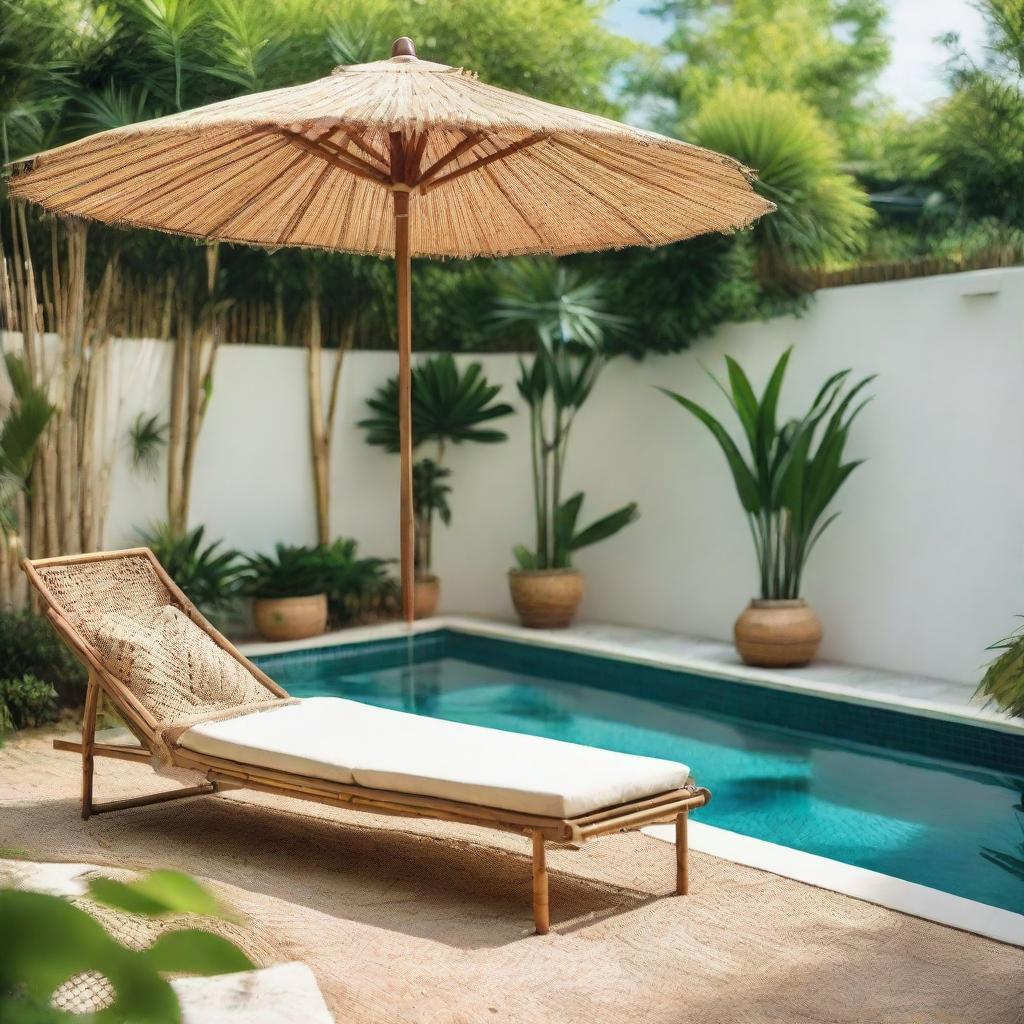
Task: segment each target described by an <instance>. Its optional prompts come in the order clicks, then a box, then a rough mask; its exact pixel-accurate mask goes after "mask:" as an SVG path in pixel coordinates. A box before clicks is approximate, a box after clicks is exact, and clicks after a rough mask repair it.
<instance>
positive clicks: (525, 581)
mask: <svg viewBox="0 0 1024 1024" xmlns="http://www.w3.org/2000/svg"><path fill="white" fill-rule="evenodd" d="M508 583H509V589H510V590H511V591H512V603H513V604H514V605H515V606H516V613H517V614H518V615H519V621H520V622H521V623H522V624H523V625H524V626H529V627H530V628H531V629H565V628H566V627H567V626H568V625H569V624H570V623H571V622H572V620H573V617H574V616H575V615H576V609H577V608H579V606H580V601H582V600H583V573H581V572H580V571H579V569H531V570H526V569H510V570H509V573H508Z"/></svg>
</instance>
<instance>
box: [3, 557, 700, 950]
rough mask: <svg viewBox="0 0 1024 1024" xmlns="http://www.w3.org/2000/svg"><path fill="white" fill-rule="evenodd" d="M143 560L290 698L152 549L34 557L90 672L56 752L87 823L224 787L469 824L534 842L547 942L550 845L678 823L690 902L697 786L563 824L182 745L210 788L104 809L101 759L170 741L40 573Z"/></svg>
mask: <svg viewBox="0 0 1024 1024" xmlns="http://www.w3.org/2000/svg"><path fill="white" fill-rule="evenodd" d="M139 557H141V558H145V559H147V560H148V562H149V563H150V565H151V566H152V569H153V571H154V573H155V575H156V577H157V578H158V579H159V580H160V582H161V583H162V584H163V585H164V586H165V587H166V589H167V591H168V592H169V594H170V595H171V597H172V599H173V601H174V602H175V604H176V606H177V607H178V608H179V609H180V610H181V611H182V612H184V613H185V614H186V615H187V616H188V617H189V618H190V619H191V620H192V621H193V622H194V623H195V624H196V625H197V626H199V627H200V628H201V629H202V630H203V631H204V632H205V633H206V634H207V635H208V636H209V637H210V638H211V639H212V640H213V641H214V643H216V644H217V646H218V647H220V648H221V649H222V650H224V651H225V652H226V653H227V654H229V655H230V656H231V657H232V658H234V659H235V660H236V661H237V662H239V663H240V664H241V665H243V666H244V667H245V668H246V669H247V670H248V671H249V672H251V673H252V675H253V677H254V678H255V679H256V680H257V681H259V682H260V683H261V684H262V685H263V686H265V687H266V688H267V689H268V690H269V691H270V692H271V693H273V694H274V695H275V696H277V697H287V696H288V694H287V692H286V691H285V690H284V689H283V688H282V687H280V686H279V685H278V684H277V683H275V682H274V680H272V679H271V678H270V677H269V676H268V675H267V674H266V673H265V672H263V671H262V670H261V669H259V668H257V667H256V666H255V665H254V664H253V663H252V662H251V661H249V660H248V659H247V658H246V657H245V656H244V655H242V654H241V653H240V652H239V651H238V650H236V649H235V647H234V646H233V645H232V644H231V643H230V641H228V640H227V639H226V638H225V637H224V636H222V635H221V633H220V632H218V630H217V629H215V628H214V627H213V626H212V625H211V624H210V623H209V622H208V621H207V619H206V618H204V617H203V615H202V614H201V613H200V612H199V611H198V609H197V608H196V607H195V606H194V605H193V604H192V602H191V601H189V599H188V598H187V597H186V596H185V595H184V594H183V593H182V591H181V590H180V588H179V587H178V586H177V585H176V584H175V583H174V581H173V580H172V579H171V578H170V576H168V574H167V572H166V571H165V570H164V568H163V566H162V565H160V563H159V562H158V561H157V559H156V556H155V555H154V554H153V552H152V551H150V550H149V548H132V549H127V550H123V551H104V552H99V553H95V554H83V555H70V556H62V557H58V558H44V559H35V560H30V559H25V560H24V561H23V562H22V567H23V569H24V571H25V573H26V575H27V576H28V578H29V581H30V582H31V584H32V586H33V587H34V588H35V589H36V591H37V592H38V593H39V595H40V597H41V599H42V601H43V604H44V605H45V614H46V617H47V618H48V619H49V620H50V622H51V623H52V624H53V626H54V628H55V629H56V630H57V632H58V634H59V635H60V636H61V638H62V639H63V640H64V641H65V643H67V645H68V646H69V647H70V648H71V650H72V652H73V653H74V654H75V656H76V657H77V658H78V660H79V661H81V662H82V664H83V665H84V666H85V668H86V669H87V671H88V673H89V681H88V687H87V690H86V699H85V712H84V715H83V720H82V738H81V741H80V742H76V741H74V740H67V739H56V740H54V741H53V745H54V748H55V749H57V750H65V751H73V752H75V753H79V754H80V755H81V758H82V817H83V818H85V819H88V818H89V817H90V816H91V815H93V814H104V813H107V812H109V811H119V810H124V809H127V808H132V807H143V806H147V805H149V804H158V803H164V802H166V801H169V800H179V799H182V798H187V797H195V796H205V795H210V794H215V793H217V792H218V791H220V790H222V789H238V788H245V789H253V790H257V791H260V792H264V793H276V794H278V795H281V796H290V797H295V798H298V799H300V800H310V801H314V802H316V803H323V804H329V805H331V806H336V807H345V808H350V809H354V810H361V811H367V812H370V813H373V814H388V815H394V816H397V817H415V818H429V819H434V820H438V821H452V822H461V823H464V824H469V825H478V826H481V827H483V828H492V829H497V830H499V831H503V832H512V833H516V834H519V835H525V836H528V837H530V839H531V841H532V856H533V914H534V923H535V925H536V930H537V933H538V934H540V935H544V934H546V933H547V932H548V929H549V927H550V914H549V905H548V872H547V865H546V858H545V844H546V843H548V842H556V843H560V844H569V845H574V846H579V845H581V844H583V843H585V842H589V841H590V840H592V839H598V838H600V837H602V836H606V835H611V834H613V833H616V832H626V831H632V830H635V829H639V828H642V827H644V826H645V825H652V824H655V823H665V822H670V823H671V822H674V823H675V828H676V892H677V893H678V894H679V895H685V894H686V893H687V892H688V890H689V870H688V839H687V824H688V819H689V813H690V811H691V810H694V809H695V808H698V807H702V806H704V805H705V804H706V803H707V802H708V801H709V800H710V798H711V794H710V793H709V792H708V790H706V789H703V788H699V787H697V786H693V785H688V786H686V787H684V788H682V789H675V790H669V791H667V792H664V793H658V794H655V795H653V796H650V797H647V798H645V799H642V800H634V801H630V802H629V803H624V804H618V805H615V806H611V807H605V808H602V809H600V810H596V811H592V812H590V813H588V814H584V815H579V816H577V817H574V818H554V817H546V816H542V815H535V814H524V813H519V812H515V811H508V810H504V809H502V808H496V807H486V806H483V805H479V804H468V803H461V802H458V801H454V800H445V799H441V798H438V797H429V796H419V795H416V794H410V793H400V792H392V791H388V790H382V789H370V788H367V787H364V786H358V785H346V784H342V783H338V782H331V781H328V780H325V779H316V778H311V777H309V776H304V775H297V774H293V773H290V772H283V771H277V770H274V769H270V768H262V767H259V766H256V765H251V764H244V763H240V762H237V761H229V760H225V759H224V758H219V757H213V756H210V755H206V754H198V753H196V752H194V751H191V750H185V749H183V748H182V747H178V746H173V747H172V748H171V763H172V765H174V766H175V767H180V768H185V769H189V770H191V771H194V772H197V773H199V774H201V775H204V776H205V778H206V781H205V782H204V783H203V784H201V785H198V786H189V787H183V788H178V789H172V790H168V791H164V792H160V793H154V794H150V795H147V796H141V797H132V798H129V799H125V800H111V801H107V802H102V803H97V802H96V801H95V800H94V799H93V766H94V763H95V759H96V758H97V757H109V758H115V759H120V760H126V761H135V762H149V761H150V759H151V757H152V756H153V753H154V752H155V750H156V749H157V747H158V744H159V742H160V736H159V728H160V725H159V723H158V722H157V721H156V720H155V719H154V718H153V716H152V715H151V714H150V713H149V712H148V711H147V710H146V708H144V707H143V706H142V704H140V703H139V701H138V700H137V699H136V698H135V696H134V695H133V694H132V692H131V690H130V689H129V688H128V687H127V686H126V685H125V684H124V682H123V681H122V680H120V679H119V678H118V677H117V676H116V675H113V674H112V673H111V672H109V671H108V670H107V669H106V668H105V667H104V665H103V663H102V661H101V659H100V657H99V655H98V653H97V651H96V650H95V649H94V648H93V646H92V644H90V643H89V642H88V641H87V640H86V639H85V638H84V637H83V636H82V635H81V633H80V632H79V631H78V630H77V629H76V628H75V627H74V626H73V625H72V624H71V622H70V621H69V620H68V618H67V617H65V614H64V612H63V610H62V608H61V607H60V604H59V602H58V601H57V599H56V598H55V597H54V595H53V594H52V593H51V591H50V589H49V588H48V587H47V585H46V582H45V580H44V579H43V578H42V577H41V575H40V574H39V572H38V571H37V570H38V569H39V568H42V567H47V566H62V565H77V564H83V563H87V562H97V561H104V560H110V559H118V558H139ZM103 700H105V701H109V702H110V703H111V704H112V705H113V707H114V708H115V709H116V711H117V713H118V714H119V715H120V717H121V718H122V719H123V720H124V722H125V724H126V725H127V726H128V728H129V729H130V730H131V732H132V733H133V734H134V736H135V737H136V739H137V740H138V741H139V746H138V747H132V746H127V745H115V744H108V743H102V742H97V741H96V719H97V715H98V711H99V707H100V703H101V701H103Z"/></svg>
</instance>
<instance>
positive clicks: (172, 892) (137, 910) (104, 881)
mask: <svg viewBox="0 0 1024 1024" xmlns="http://www.w3.org/2000/svg"><path fill="white" fill-rule="evenodd" d="M89 892H90V894H91V895H92V897H93V899H95V900H96V901H97V902H99V903H103V904H105V905H106V906H108V907H114V908H116V909H118V910H127V911H128V912H130V913H133V914H144V915H146V916H147V917H159V916H161V915H163V914H202V915H203V916H204V917H227V916H228V915H227V914H225V912H224V911H223V910H222V908H221V906H220V904H219V903H218V902H217V899H216V897H214V895H213V894H212V893H211V892H209V890H207V889H205V888H204V887H203V886H202V885H200V884H199V883H198V882H197V881H196V880H195V879H194V878H192V877H191V876H189V875H185V874H182V873H181V872H179V871H167V870H163V871H151V872H150V873H149V874H148V875H144V876H143V877H142V878H139V879H137V880H136V881H133V882H116V881H114V880H113V879H111V878H96V879H94V880H93V881H92V882H90V883H89Z"/></svg>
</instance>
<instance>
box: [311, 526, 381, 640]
mask: <svg viewBox="0 0 1024 1024" xmlns="http://www.w3.org/2000/svg"><path fill="white" fill-rule="evenodd" d="M320 552H321V557H322V558H323V560H324V564H325V575H326V583H327V586H326V589H327V605H328V609H329V612H330V617H331V622H332V623H333V624H334V625H336V626H343V625H346V624H347V623H350V622H362V621H372V620H373V619H377V618H390V617H391V616H393V615H394V614H395V613H396V612H397V609H398V583H397V581H396V580H395V578H394V576H392V575H391V571H390V568H391V565H392V564H393V562H394V560H393V559H390V558H377V557H375V556H373V555H360V554H359V545H358V544H357V543H356V541H354V540H353V539H352V538H350V537H339V538H338V539H337V540H335V541H334V542H333V543H331V544H327V545H324V546H322V547H321V549H320Z"/></svg>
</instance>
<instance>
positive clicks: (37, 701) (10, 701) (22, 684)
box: [0, 675, 57, 731]
mask: <svg viewBox="0 0 1024 1024" xmlns="http://www.w3.org/2000/svg"><path fill="white" fill-rule="evenodd" d="M56 717H57V691H56V689H54V687H53V686H52V685H51V684H50V683H44V682H43V681H42V680H41V679H36V677H35V676H33V675H23V676H16V677H13V678H7V679H0V731H2V729H3V727H4V726H6V727H8V728H14V729H24V728H25V727H26V726H36V725H43V724H44V723H46V722H52V721H53V720H54V719H55V718H56Z"/></svg>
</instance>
